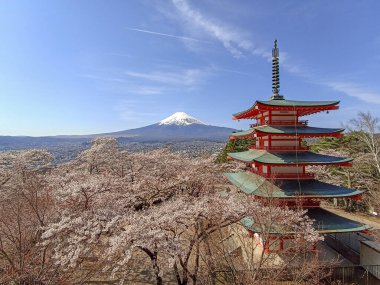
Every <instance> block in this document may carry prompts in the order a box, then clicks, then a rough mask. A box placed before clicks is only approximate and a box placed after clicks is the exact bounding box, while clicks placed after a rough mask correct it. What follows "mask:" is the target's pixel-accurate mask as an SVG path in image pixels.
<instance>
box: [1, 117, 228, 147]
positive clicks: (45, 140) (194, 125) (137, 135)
mask: <svg viewBox="0 0 380 285" xmlns="http://www.w3.org/2000/svg"><path fill="white" fill-rule="evenodd" d="M232 131H234V129H231V128H225V127H217V126H211V125H207V124H205V123H203V122H202V121H200V120H198V119H196V118H194V117H192V116H190V115H188V114H186V113H183V112H177V113H174V114H173V115H171V116H170V117H168V118H166V119H164V120H162V121H160V122H158V123H156V124H152V125H148V126H145V127H141V128H136V129H130V130H124V131H119V132H112V133H103V134H92V135H75V136H70V135H65V136H47V137H29V136H0V150H16V149H28V148H47V149H50V150H51V149H53V150H56V149H60V150H61V149H63V150H65V151H69V152H72V151H73V150H75V149H76V148H79V149H84V148H87V147H88V146H89V145H90V141H91V140H92V139H94V138H96V137H102V136H111V137H115V138H116V139H117V140H118V141H119V142H120V143H122V144H127V143H155V142H157V143H172V142H191V141H209V142H226V141H228V137H229V134H230V133H231V132H232Z"/></svg>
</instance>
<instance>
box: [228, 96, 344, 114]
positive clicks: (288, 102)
mask: <svg viewBox="0 0 380 285" xmlns="http://www.w3.org/2000/svg"><path fill="white" fill-rule="evenodd" d="M258 103H260V104H263V105H267V106H278V107H324V106H334V105H338V104H339V101H293V100H285V99H284V100H268V101H256V102H255V104H254V105H253V106H252V107H251V108H249V109H247V110H245V111H241V112H238V113H236V114H233V116H234V117H239V116H241V115H243V114H245V113H247V112H248V111H250V110H252V109H254V108H255V106H256V105H257V104H258Z"/></svg>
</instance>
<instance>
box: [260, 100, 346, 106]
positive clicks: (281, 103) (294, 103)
mask: <svg viewBox="0 0 380 285" xmlns="http://www.w3.org/2000/svg"><path fill="white" fill-rule="evenodd" d="M256 102H257V103H260V104H264V105H268V106H284V107H289V106H290V107H293V106H296V107H319V106H333V105H337V104H339V101H294V100H268V101H256Z"/></svg>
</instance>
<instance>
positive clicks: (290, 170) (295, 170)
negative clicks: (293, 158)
mask: <svg viewBox="0 0 380 285" xmlns="http://www.w3.org/2000/svg"><path fill="white" fill-rule="evenodd" d="M283 173H290V174H294V173H300V174H301V173H303V167H302V166H298V167H297V166H287V167H281V166H272V167H271V174H283Z"/></svg>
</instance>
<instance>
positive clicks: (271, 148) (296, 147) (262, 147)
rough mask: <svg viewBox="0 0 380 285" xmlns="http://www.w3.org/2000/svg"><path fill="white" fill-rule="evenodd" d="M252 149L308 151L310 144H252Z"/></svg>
mask: <svg viewBox="0 0 380 285" xmlns="http://www.w3.org/2000/svg"><path fill="white" fill-rule="evenodd" d="M249 148H250V149H257V150H268V151H308V150H310V148H309V147H308V146H271V147H269V146H259V147H257V146H255V145H253V146H250V147H249Z"/></svg>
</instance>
